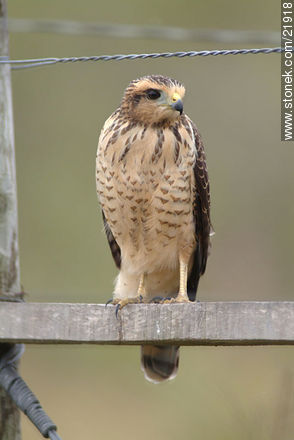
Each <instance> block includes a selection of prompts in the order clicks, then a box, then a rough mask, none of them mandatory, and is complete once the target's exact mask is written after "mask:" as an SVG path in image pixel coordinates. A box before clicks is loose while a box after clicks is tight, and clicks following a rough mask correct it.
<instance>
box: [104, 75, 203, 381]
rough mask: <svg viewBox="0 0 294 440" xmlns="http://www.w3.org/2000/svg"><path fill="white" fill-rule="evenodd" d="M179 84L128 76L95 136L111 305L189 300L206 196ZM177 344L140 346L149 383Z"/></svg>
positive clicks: (173, 369) (198, 268)
mask: <svg viewBox="0 0 294 440" xmlns="http://www.w3.org/2000/svg"><path fill="white" fill-rule="evenodd" d="M184 94H185V88H184V86H183V85H182V84H181V83H179V82H178V81H176V80H173V79H170V78H166V77H164V76H161V75H151V76H145V77H143V78H139V79H137V80H135V81H132V82H131V83H130V85H129V86H128V87H127V89H126V90H125V93H124V96H123V99H122V102H121V105H120V107H119V108H118V109H117V110H116V111H115V112H114V113H113V114H112V115H111V116H110V117H109V118H108V119H107V121H106V122H105V124H104V127H103V129H102V131H101V135H100V138H99V144H98V151H97V161H96V183H97V193H98V197H99V200H100V204H101V207H102V215H103V220H104V225H105V232H106V235H107V239H108V242H109V245H110V249H111V252H112V255H113V258H114V261H115V263H116V265H117V267H118V268H119V274H118V277H117V279H116V283H115V288H114V299H113V304H117V307H118V308H121V307H123V306H125V305H126V304H128V303H130V302H140V301H141V300H143V301H144V302H148V301H151V300H152V299H153V298H154V297H158V296H160V297H162V298H163V299H162V301H161V302H163V303H164V302H188V301H195V297H196V291H197V286H198V282H199V278H200V276H201V275H202V274H203V273H204V271H205V266H206V260H207V255H208V248H209V241H210V239H209V235H210V230H211V223H210V213H209V208H210V195H209V181H208V175H207V168H206V162H205V153H204V150H203V144H202V141H201V138H200V135H199V133H198V130H197V128H196V126H195V125H194V123H193V122H192V121H191V119H190V118H189V117H188V116H187V115H185V114H184V112H183V102H182V99H183V97H184ZM178 362H179V347H175V346H174V347H173V346H148V345H145V346H142V360H141V364H142V368H143V370H144V372H145V377H146V378H147V379H148V380H150V381H152V382H155V383H157V382H161V381H163V380H167V379H172V378H173V377H175V375H176V373H177V369H178Z"/></svg>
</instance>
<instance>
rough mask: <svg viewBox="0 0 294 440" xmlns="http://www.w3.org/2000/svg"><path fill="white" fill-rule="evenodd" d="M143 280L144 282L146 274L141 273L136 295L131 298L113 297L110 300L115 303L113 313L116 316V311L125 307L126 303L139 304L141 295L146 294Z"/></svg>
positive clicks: (141, 299)
mask: <svg viewBox="0 0 294 440" xmlns="http://www.w3.org/2000/svg"><path fill="white" fill-rule="evenodd" d="M145 282H146V274H145V273H143V274H142V275H141V276H140V280H139V287H138V291H137V296H134V297H133V298H123V299H119V298H115V299H114V300H113V301H112V304H113V305H116V309H115V314H116V317H117V316H118V312H119V311H120V310H121V309H122V308H123V307H125V306H126V305H127V304H140V303H142V302H143V297H144V296H145V295H146V286H145Z"/></svg>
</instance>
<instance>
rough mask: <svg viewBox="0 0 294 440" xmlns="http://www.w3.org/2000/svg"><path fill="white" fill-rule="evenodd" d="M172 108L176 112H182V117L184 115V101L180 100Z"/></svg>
mask: <svg viewBox="0 0 294 440" xmlns="http://www.w3.org/2000/svg"><path fill="white" fill-rule="evenodd" d="M172 108H173V109H174V110H177V111H178V112H180V115H181V114H182V113H183V108H184V107H183V101H182V100H181V99H178V100H177V101H176V102H174V103H173V104H172Z"/></svg>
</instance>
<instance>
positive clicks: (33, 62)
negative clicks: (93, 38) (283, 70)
mask: <svg viewBox="0 0 294 440" xmlns="http://www.w3.org/2000/svg"><path fill="white" fill-rule="evenodd" d="M290 50H291V52H293V51H294V48H292V47H291V49H290ZM281 52H285V49H284V48H282V47H263V48H258V49H254V48H253V49H221V50H200V51H188V52H155V53H139V54H116V55H98V56H89V57H85V56H84V57H66V58H33V59H24V60H10V59H8V58H7V57H1V59H0V64H10V65H12V69H13V70H19V69H28V68H33V67H40V66H47V65H52V64H58V63H77V62H82V63H85V62H89V61H92V62H97V61H124V60H137V59H143V60H144V59H148V58H153V59H156V58H173V57H177V58H184V57H197V56H202V57H206V56H218V55H247V54H270V53H281Z"/></svg>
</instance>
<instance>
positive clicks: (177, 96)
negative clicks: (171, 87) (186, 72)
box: [172, 93, 181, 102]
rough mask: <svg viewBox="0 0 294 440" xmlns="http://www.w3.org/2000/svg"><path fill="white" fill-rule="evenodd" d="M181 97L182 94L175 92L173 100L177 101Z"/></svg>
mask: <svg viewBox="0 0 294 440" xmlns="http://www.w3.org/2000/svg"><path fill="white" fill-rule="evenodd" d="M179 99H181V97H180V95H179V94H178V93H174V94H173V97H172V101H173V102H177V101H178V100H179Z"/></svg>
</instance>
